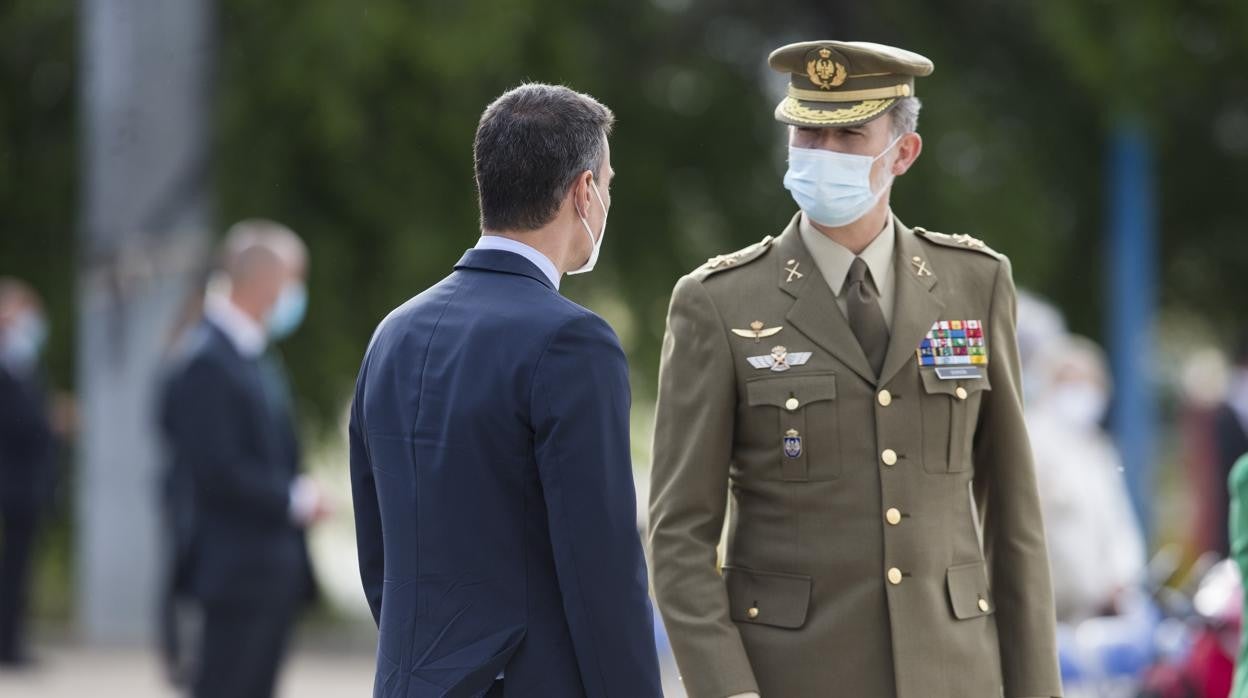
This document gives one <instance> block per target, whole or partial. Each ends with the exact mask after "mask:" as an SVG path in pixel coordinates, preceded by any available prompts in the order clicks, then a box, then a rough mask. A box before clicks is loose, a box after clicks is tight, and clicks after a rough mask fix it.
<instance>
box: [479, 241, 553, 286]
mask: <svg viewBox="0 0 1248 698" xmlns="http://www.w3.org/2000/svg"><path fill="white" fill-rule="evenodd" d="M472 249H474V250H503V251H504V252H513V253H515V254H518V255H520V256H521V257H524V258H525V259H527V260H529V261H530V262H532V263H533V265H534V266H536V267H537V268H538V269H540V270H541V272H542V273H543V274H545V275H546V278H547V279H548V280H550V285H551V286H554V287H555V290H558V289H559V280H560V275H559V270H558V269H556V268H555V263H554V262H552V261H550V258H549V257H547V256H546V255H545V254H543V253H541V252H539V251H538V250H537V249H536V248H534V247H533V246H531V245H526V244H524V243H523V242H520V241H519V240H514V239H512V238H507V237H503V236H501V235H482V236H481V239H480V240H477V244H476V246H475V247H473V248H472Z"/></svg>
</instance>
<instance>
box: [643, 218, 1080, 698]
mask: <svg viewBox="0 0 1248 698" xmlns="http://www.w3.org/2000/svg"><path fill="white" fill-rule="evenodd" d="M798 220H799V219H798V218H794V220H793V222H792V223H790V225H789V227H788V228H787V229H786V230H785V231H784V233H783V234H782V235H781V236H780V237H779V238H777V239H774V240H773V239H771V238H767V239H765V240H763V241H762V242H761V243H758V244H756V245H754V246H752V247H749V248H746V249H745V250H742V251H740V252H738V253H736V254H734V255H728V256H725V257H719V258H716V259H713V260H711V261H710V262H708V264H707V265H705V266H703V267H701V268H700V269H698V270H696V271H694V272H693V273H691V274H689V275H687V276H685V277H684V278H682V279H681V280H680V281H679V282H678V283H677V285H676V289H675V291H674V293H673V296H672V301H671V308H670V310H669V313H668V320H667V332H666V336H665V339H664V343H663V355H662V365H661V369H660V378H659V401H658V407H657V415H656V426H655V442H654V466H653V474H652V478H653V480H652V488H651V502H650V521H651V530H650V544H651V547H652V554H653V565H654V584H655V593H656V596H657V599H658V604H659V607H660V609H661V611H662V614H663V619H664V621H665V622H666V625H667V629H668V632H669V634H670V636H671V640H672V646H673V648H674V650H675V654H676V659H677V662H678V664H679V666H680V670H681V674H682V678H683V681H684V685H685V687H686V689H687V690H688V693H689V695H690V696H691V697H692V698H722V697H723V696H729V695H733V694H736V693H741V692H746V691H754V690H757V691H760V692H761V695H762V698H815V697H820V698H822V697H827V696H845V697H849V698H891V697H892V696H897V697H898V698H999V697H1000V696H1005V697H1006V698H1031V697H1050V696H1060V695H1061V683H1060V678H1059V674H1058V668H1057V652H1056V642H1055V638H1054V611H1053V598H1052V591H1051V587H1052V584H1051V581H1050V578H1049V569H1048V563H1047V559H1046V552H1045V542H1044V533H1043V528H1042V523H1041V517H1040V507H1039V503H1038V501H1037V495H1036V486H1035V476H1034V473H1033V468H1032V460H1031V450H1030V448H1029V445H1028V441H1027V435H1026V432H1025V430H1024V424H1023V413H1022V405H1021V398H1020V395H1021V389H1020V385H1019V360H1018V348H1017V343H1016V339H1015V290H1014V283H1013V280H1012V278H1011V273H1010V264H1009V261H1008V260H1007V259H1006V258H1005V257H1004V256H1002V255H999V254H997V253H995V252H993V251H992V250H989V249H987V248H986V247H984V246H983V243H981V242H979V241H978V240H975V239H973V238H969V237H965V236H957V237H950V236H945V235H941V234H937V233H929V232H927V231H924V230H922V229H915V230H910V229H907V228H906V227H905V226H903V225H901V224H900V222H898V223H897V241H896V250H895V255H896V256H895V259H894V265H895V274H894V277H895V283H896V293H895V298H896V301H895V314H894V318H893V323H892V331H891V335H890V344H889V348H888V352H887V358H886V359H885V362H884V368H883V371H882V378H881V379H880V380H878V381H877V380H876V378H875V376H874V373H873V371H872V370H871V368H870V365H869V364H868V361H867V358H866V356H865V354H864V353H863V351H862V349H861V347H860V346H859V344H858V342H857V340H856V338H855V337H854V335H853V333H852V332H851V330H850V328H849V323H848V322H847V321H846V320H845V318H844V316H843V315H842V314H841V312H840V311H839V309H838V308H837V306H836V301H835V297H834V296H833V294H832V291H831V290H830V289H829V287H828V285H827V283H826V282H825V281H824V279H823V278H822V277H821V276H820V274H819V272H818V270H817V268H816V266H815V263H814V261H813V260H812V259H811V257H810V255H809V253H808V252H807V250H806V248H805V246H804V245H803V244H802V242H801V239H800V238H799V235H798ZM795 265H796V266H795ZM790 269H796V270H797V273H792V272H790V271H789V270H790ZM941 320H963V321H965V320H979V321H980V322H981V323H982V325H983V327H984V335H985V339H986V344H987V356H988V361H987V365H986V366H981V367H980V369H981V373H982V377H979V378H974V379H968V380H942V379H941V378H940V377H938V376H937V373H936V370H935V368H934V367H929V366H920V365H919V361H918V360H917V358H916V349H917V348H918V347H919V346H920V343H921V342H922V340H923V339H924V337H925V336H926V335H927V333H928V331H929V330H931V329H932V326H933V323H936V322H938V321H941ZM755 321H761V322H762V323H763V325H764V328H773V327H780V328H781V329H780V331H779V332H778V333H775V334H774V335H772V336H769V337H767V338H765V339H761V338H760V339H759V340H756V339H755V338H754V337H753V336H745V337H743V336H740V334H739V333H734V332H733V331H732V330H734V329H736V330H747V332H746V334H749V333H750V331H751V330H750V328H751V323H753V322H755ZM777 345H782V346H784V347H785V348H786V349H787V350H788V352H789V353H790V355H792V354H793V353H800V352H811V356H810V358H809V360H808V361H806V362H805V363H804V364H801V365H792V366H791V368H790V369H789V370H787V371H773V370H769V369H766V368H764V369H758V368H755V367H753V366H752V365H751V364H750V362H749V357H752V356H761V355H768V354H769V353H770V351H771V348H772V347H773V346H777ZM799 360H800V359H799ZM797 361H798V360H795V361H794V363H797ZM794 431H795V432H796V433H797V435H798V438H799V439H800V440H795V439H794V438H793V432H794ZM795 454H796V455H795ZM726 511H727V514H728V521H729V523H728V539H727V553H726V557H725V561H724V564H723V565H722V570H721V568H720V567H719V566H718V565H717V554H716V548H717V544H718V542H719V540H720V537H721V532H722V527H723V522H724V517H725V512H726Z"/></svg>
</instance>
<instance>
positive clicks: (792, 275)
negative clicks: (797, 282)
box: [784, 259, 804, 284]
mask: <svg viewBox="0 0 1248 698" xmlns="http://www.w3.org/2000/svg"><path fill="white" fill-rule="evenodd" d="M786 264H791V265H793V266H792V267H785V269H784V270H785V271H787V272H789V278H787V279H785V280H784V283H786V284H787V283H789V282H790V281H792V280H793V279H800V278H802V276H804V274H802V273H801V272H800V271H798V270H797V268H798V267H799V266H801V264H799V263H798V261H797V260H796V259H790V260H789V261H788V262H786Z"/></svg>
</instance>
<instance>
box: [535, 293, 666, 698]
mask: <svg viewBox="0 0 1248 698" xmlns="http://www.w3.org/2000/svg"><path fill="white" fill-rule="evenodd" d="M631 400H632V397H631V394H630V390H629V384H628V363H627V361H626V360H625V358H624V352H623V350H622V349H621V348H620V344H619V340H617V339H616V337H615V333H614V332H612V331H611V328H610V327H609V326H607V324H606V323H605V322H604V321H603V320H601V319H600V318H598V317H597V316H593V315H583V316H580V317H578V318H576V319H574V320H572V321H570V322H568V323H567V324H566V325H564V326H563V327H562V328H560V329H559V330H557V331H556V332H555V334H554V336H553V337H552V338H551V340H550V343H549V345H548V346H547V348H546V350H545V351H544V353H543V354H542V356H541V358H540V359H539V360H538V364H537V369H536V371H535V374H534V380H533V392H532V405H531V410H532V415H533V417H532V418H533V431H534V433H533V439H534V452H535V455H536V459H537V466H538V476H539V478H540V480H541V485H542V494H543V497H544V499H545V502H546V509H547V515H548V517H549V524H550V539H551V548H552V550H553V553H554V559H555V570H556V573H557V575H558V579H559V589H560V592H561V593H562V596H563V607H564V612H565V613H566V615H567V618H568V629H569V630H570V631H571V635H572V644H573V647H574V649H575V652H576V660H577V665H578V666H579V668H580V670H581V680H582V682H583V683H584V686H585V691H586V694H587V695H588V696H590V697H591V698H607V697H614V698H658V697H660V696H662V695H663V692H662V686H661V681H660V678H659V664H658V655H657V652H656V649H655V644H654V616H653V612H652V611H651V606H650V597H649V587H648V584H647V581H646V562H645V557H644V555H643V554H642V547H641V539H640V537H639V535H638V533H637V498H636V494H635V492H634V489H633V469H632V457H631V453H630V447H629V409H630V406H631V404H630V403H631Z"/></svg>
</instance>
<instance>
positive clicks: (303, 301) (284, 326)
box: [267, 281, 308, 341]
mask: <svg viewBox="0 0 1248 698" xmlns="http://www.w3.org/2000/svg"><path fill="white" fill-rule="evenodd" d="M307 311H308V289H307V287H306V286H304V284H303V282H302V281H292V282H290V283H288V284H286V285H285V286H284V287H282V292H281V293H280V294H278V296H277V302H276V303H274V304H273V309H272V310H270V311H269V317H268V322H267V324H268V331H269V338H270V339H272V340H274V341H277V340H282V339H285V338H287V337H289V336H290V335H291V334H292V333H293V332H294V331H295V330H297V329H299V325H300V324H301V323H302V322H303V316H304V315H305V314H306V313H307Z"/></svg>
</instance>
